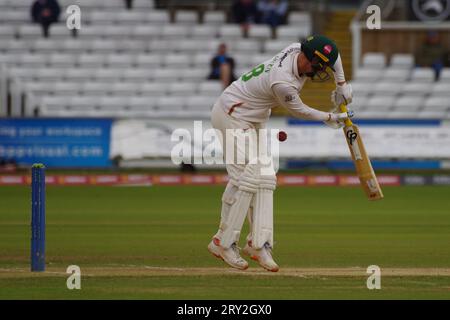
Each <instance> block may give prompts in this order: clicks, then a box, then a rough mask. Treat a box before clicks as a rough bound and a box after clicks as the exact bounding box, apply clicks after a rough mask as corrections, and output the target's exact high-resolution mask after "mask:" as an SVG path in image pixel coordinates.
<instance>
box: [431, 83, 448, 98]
mask: <svg viewBox="0 0 450 320" xmlns="http://www.w3.org/2000/svg"><path fill="white" fill-rule="evenodd" d="M431 95H432V96H434V97H447V98H450V83H445V82H437V83H435V84H433V88H432V89H431Z"/></svg>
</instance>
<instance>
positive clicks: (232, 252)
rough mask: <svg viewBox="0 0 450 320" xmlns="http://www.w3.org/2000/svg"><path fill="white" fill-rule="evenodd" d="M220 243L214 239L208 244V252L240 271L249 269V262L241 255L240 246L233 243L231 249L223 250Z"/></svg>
mask: <svg viewBox="0 0 450 320" xmlns="http://www.w3.org/2000/svg"><path fill="white" fill-rule="evenodd" d="M219 243H220V241H219V239H217V238H214V239H213V240H212V241H211V242H210V243H209V244H208V251H209V252H210V253H211V254H212V255H213V256H215V257H216V258H219V259H222V260H223V261H225V262H226V263H227V264H228V265H230V266H231V267H233V268H236V269H239V270H245V269H247V268H248V262H247V261H245V260H244V259H242V257H241V256H240V255H239V248H238V246H237V245H236V244H235V243H233V244H232V245H231V247H230V248H223V247H221V246H220V245H219Z"/></svg>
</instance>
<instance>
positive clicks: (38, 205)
mask: <svg viewBox="0 0 450 320" xmlns="http://www.w3.org/2000/svg"><path fill="white" fill-rule="evenodd" d="M31 271H45V166H44V165H43V164H41V163H36V164H33V167H32V168H31Z"/></svg>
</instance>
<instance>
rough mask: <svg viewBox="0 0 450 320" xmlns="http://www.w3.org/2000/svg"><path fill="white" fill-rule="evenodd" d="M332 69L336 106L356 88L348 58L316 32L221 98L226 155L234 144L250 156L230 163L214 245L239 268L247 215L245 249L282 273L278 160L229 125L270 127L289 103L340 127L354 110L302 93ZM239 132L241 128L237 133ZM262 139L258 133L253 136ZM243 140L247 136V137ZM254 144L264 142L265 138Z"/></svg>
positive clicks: (217, 122) (218, 114)
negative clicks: (312, 102) (318, 104)
mask: <svg viewBox="0 0 450 320" xmlns="http://www.w3.org/2000/svg"><path fill="white" fill-rule="evenodd" d="M329 70H331V71H332V73H333V76H334V80H335V83H336V89H335V90H333V92H332V93H331V100H332V102H333V104H334V105H335V106H339V105H340V104H341V103H344V102H345V103H347V104H349V103H350V102H351V101H352V88H351V86H350V85H349V84H347V83H346V81H345V76H344V70H343V66H342V60H341V57H340V55H339V51H338V48H337V46H336V44H335V43H334V42H333V41H332V40H330V39H328V38H327V37H324V36H321V35H316V36H310V37H309V38H307V39H306V40H305V41H304V42H302V43H293V44H291V45H289V46H288V47H286V48H285V49H283V50H282V51H281V52H279V53H278V54H277V55H275V56H274V57H273V58H271V59H270V60H267V61H265V62H263V63H261V64H259V65H258V66H256V67H255V68H254V69H253V70H251V71H250V72H248V73H246V74H244V75H242V76H241V77H240V78H239V79H237V80H236V81H234V82H233V83H231V85H230V86H228V87H227V88H226V89H225V90H224V92H223V93H222V94H221V96H220V97H219V98H218V100H217V101H216V103H215V104H214V107H213V109H212V114H211V121H212V125H213V127H214V128H215V129H216V131H217V132H218V133H219V136H221V137H222V141H221V142H222V147H223V150H224V155H225V156H226V154H227V152H229V150H230V149H228V147H229V145H231V146H232V148H233V152H236V154H237V155H241V156H244V157H245V162H244V163H228V162H226V168H227V172H228V175H229V182H228V184H227V186H226V188H225V191H224V193H223V196H222V210H221V216H220V226H219V230H218V231H217V233H216V234H215V235H214V236H213V238H212V241H211V242H210V243H209V245H208V250H209V252H211V253H212V254H213V255H214V256H216V257H217V258H221V259H222V260H224V261H225V262H226V263H227V264H228V265H230V266H231V267H233V268H237V269H240V270H245V269H247V268H248V263H247V261H246V260H244V259H243V258H242V257H241V255H240V249H239V248H238V246H237V244H238V241H239V237H240V233H241V229H242V226H243V223H244V220H245V217H246V216H247V218H248V221H249V227H250V232H249V234H248V236H247V243H246V245H245V247H244V249H243V253H244V254H246V255H247V256H249V257H250V258H252V259H253V260H256V261H257V262H258V263H259V265H260V266H262V267H263V268H264V269H266V270H268V271H272V272H277V271H278V269H279V267H278V265H277V264H276V262H275V261H274V259H273V257H272V248H273V246H274V243H273V192H274V190H275V188H276V184H277V181H276V174H275V173H276V172H275V170H273V165H271V164H269V167H268V168H269V170H263V169H267V163H264V164H263V163H262V161H260V159H257V158H256V159H254V158H252V157H253V156H252V155H254V154H257V153H255V152H250V150H249V148H252V147H248V145H247V143H246V144H244V145H242V143H241V144H239V143H238V142H239V141H240V140H239V139H232V141H231V142H230V141H229V140H230V138H229V136H227V130H233V132H238V133H237V134H239V132H240V133H242V134H244V133H245V132H246V131H248V130H250V131H254V132H258V131H259V130H261V129H263V128H265V123H266V122H267V121H268V119H269V116H270V113H271V109H272V108H274V107H276V106H280V105H281V106H283V107H285V108H286V109H287V110H288V111H289V112H290V113H291V114H292V115H293V116H295V117H298V118H301V119H307V120H314V121H323V122H324V123H325V124H327V125H329V126H330V127H332V128H339V127H341V126H342V124H341V123H342V122H343V121H344V120H346V119H348V118H349V117H351V116H352V112H348V113H341V112H340V111H339V110H338V108H335V109H333V110H331V111H330V112H322V111H319V110H317V109H314V108H311V107H309V106H307V105H305V104H304V103H303V102H302V100H301V99H300V97H299V92H300V91H301V89H302V87H303V85H304V84H305V82H306V81H307V79H308V78H309V79H311V80H312V81H325V80H328V79H329V78H330V75H329V73H328V71H329ZM235 134H236V133H235ZM250 136H251V137H253V138H252V139H256V140H260V139H261V138H258V135H257V134H256V135H250ZM241 141H242V140H241ZM254 142H257V143H255V144H250V145H251V146H254V145H258V142H259V141H254Z"/></svg>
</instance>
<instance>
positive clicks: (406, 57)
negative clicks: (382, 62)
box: [390, 53, 414, 69]
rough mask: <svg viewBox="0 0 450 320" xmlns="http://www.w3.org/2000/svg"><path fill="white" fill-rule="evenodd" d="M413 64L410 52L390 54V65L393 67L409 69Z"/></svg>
mask: <svg viewBox="0 0 450 320" xmlns="http://www.w3.org/2000/svg"><path fill="white" fill-rule="evenodd" d="M413 66H414V56H413V55H412V54H404V53H397V54H393V55H392V56H391V63H390V67H391V68H394V69H411V68H412V67H413Z"/></svg>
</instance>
